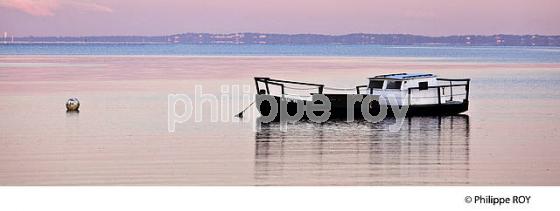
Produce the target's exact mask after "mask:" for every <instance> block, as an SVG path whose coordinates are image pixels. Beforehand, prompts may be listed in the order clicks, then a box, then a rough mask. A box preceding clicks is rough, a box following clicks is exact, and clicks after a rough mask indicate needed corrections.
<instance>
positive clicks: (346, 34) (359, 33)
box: [0, 32, 560, 38]
mask: <svg viewBox="0 0 560 211" xmlns="http://www.w3.org/2000/svg"><path fill="white" fill-rule="evenodd" d="M4 34H8V35H9V32H4ZM184 34H209V35H235V34H268V35H290V36H294V35H319V36H332V37H338V36H348V35H408V36H421V37H454V36H482V37H490V36H543V37H558V36H560V34H555V35H546V34H507V33H498V34H486V35H485V34H449V35H421V34H411V33H366V32H354V33H345V34H321V33H266V32H231V33H211V32H183V33H171V34H161V35H134V34H130V35H23V36H13V35H12V36H13V37H14V38H24V37H162V36H176V35H184ZM0 36H3V35H0ZM8 37H11V36H8Z"/></svg>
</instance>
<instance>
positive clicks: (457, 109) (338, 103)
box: [255, 73, 470, 121]
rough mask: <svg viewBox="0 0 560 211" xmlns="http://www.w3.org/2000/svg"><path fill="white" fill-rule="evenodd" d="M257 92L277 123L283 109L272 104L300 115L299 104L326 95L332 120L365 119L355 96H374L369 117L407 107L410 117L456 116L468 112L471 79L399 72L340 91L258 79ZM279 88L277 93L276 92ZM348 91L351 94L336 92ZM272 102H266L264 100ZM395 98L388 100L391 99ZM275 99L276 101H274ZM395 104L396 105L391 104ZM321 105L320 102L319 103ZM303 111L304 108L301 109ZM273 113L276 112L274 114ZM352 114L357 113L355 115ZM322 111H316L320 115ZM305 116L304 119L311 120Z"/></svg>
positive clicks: (264, 109)
mask: <svg viewBox="0 0 560 211" xmlns="http://www.w3.org/2000/svg"><path fill="white" fill-rule="evenodd" d="M255 84H256V89H257V93H258V94H257V96H256V98H257V102H258V103H257V108H258V110H259V112H260V113H261V115H263V116H270V115H276V116H277V118H276V119H275V121H278V116H279V115H278V114H279V112H282V110H281V109H273V107H276V106H272V105H271V103H275V104H277V105H278V107H276V108H280V103H281V102H285V103H286V104H287V107H286V110H287V113H288V114H289V115H294V114H296V113H297V112H298V106H297V105H298V103H303V104H305V105H309V104H310V103H318V101H317V100H318V96H319V95H322V96H326V97H327V98H328V100H329V101H330V104H331V105H330V109H329V111H330V119H346V118H348V117H352V116H353V118H358V119H359V118H364V115H365V113H363V112H362V111H363V107H364V104H363V103H364V102H359V101H356V102H354V101H352V102H349V99H352V98H351V97H356V96H358V97H360V98H364V99H365V97H368V96H369V97H374V98H375V99H379V100H375V101H371V102H367V103H368V105H365V106H366V107H367V112H369V114H368V115H372V116H374V115H378V114H380V112H382V110H383V108H384V107H385V108H388V109H386V110H387V112H386V114H387V116H394V114H395V113H394V112H393V110H394V109H391V106H398V107H397V108H402V107H403V106H404V107H407V108H408V110H407V112H406V116H429V115H435V116H437V115H455V114H459V113H462V112H465V111H467V110H468V107H469V85H470V79H448V78H438V77H437V76H436V75H434V74H425V73H412V74H411V73H397V74H387V75H378V76H375V77H372V78H369V81H368V83H367V85H359V86H356V87H355V89H354V88H352V91H351V93H348V92H349V89H340V88H332V87H327V86H325V85H323V84H315V83H306V82H297V81H289V80H278V79H272V78H267V77H255ZM273 88H276V90H277V93H272V90H273ZM287 90H296V91H300V92H301V91H306V93H305V94H303V95H302V94H299V95H295V94H291V93H288V92H287ZM325 90H331V91H332V93H325ZM340 91H346V92H347V93H335V92H340ZM264 98H266V99H269V100H262V99H264ZM390 98H391V99H392V101H391V100H387V99H390ZM270 99H274V100H270ZM391 102H392V103H391ZM319 104H320V103H319ZM299 109H300V110H301V108H299ZM271 111H272V112H273V113H272V114H271ZM349 112H353V114H354V115H352V114H350V115H349ZM320 113H321V112H314V114H318V115H319V114H320ZM307 117H308V115H304V116H303V118H304V119H305V118H307Z"/></svg>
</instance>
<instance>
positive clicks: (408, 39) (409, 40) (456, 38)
mask: <svg viewBox="0 0 560 211" xmlns="http://www.w3.org/2000/svg"><path fill="white" fill-rule="evenodd" d="M0 44H201V45H208V44H211V45H220V44H221V45H424V46H555V47H558V46H560V35H550V36H549V35H505V34H500V35H453V36H422V35H409V34H347V35H321V34H264V33H232V34H210V33H184V34H174V35H163V36H40V37H34V36H26V37H0Z"/></svg>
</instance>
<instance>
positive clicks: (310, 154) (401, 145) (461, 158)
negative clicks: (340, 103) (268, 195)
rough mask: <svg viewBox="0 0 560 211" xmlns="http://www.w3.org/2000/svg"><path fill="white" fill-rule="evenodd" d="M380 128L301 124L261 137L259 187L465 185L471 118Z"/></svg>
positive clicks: (265, 131) (272, 128)
mask: <svg viewBox="0 0 560 211" xmlns="http://www.w3.org/2000/svg"><path fill="white" fill-rule="evenodd" d="M393 124H395V119H387V120H385V121H382V122H379V123H369V122H351V123H348V122H329V123H325V124H317V123H310V122H299V123H296V124H289V125H288V126H287V128H286V130H284V131H283V130H281V129H280V125H279V124H267V125H263V126H262V128H261V130H260V131H259V132H258V133H257V134H256V136H255V139H256V149H255V180H256V183H257V184H258V185H464V184H468V182H469V116H467V115H458V116H444V117H412V118H408V119H407V120H406V121H405V122H404V123H403V125H402V127H401V130H400V131H398V132H390V131H389V130H388V129H387V128H388V126H389V125H393Z"/></svg>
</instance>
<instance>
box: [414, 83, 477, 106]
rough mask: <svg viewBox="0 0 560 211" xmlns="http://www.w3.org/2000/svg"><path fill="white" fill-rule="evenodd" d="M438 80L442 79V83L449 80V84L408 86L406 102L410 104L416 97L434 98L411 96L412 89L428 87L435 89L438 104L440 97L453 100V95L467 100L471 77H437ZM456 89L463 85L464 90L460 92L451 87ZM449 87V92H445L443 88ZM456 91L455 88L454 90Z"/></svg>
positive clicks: (426, 88) (440, 102) (427, 88)
mask: <svg viewBox="0 0 560 211" xmlns="http://www.w3.org/2000/svg"><path fill="white" fill-rule="evenodd" d="M437 80H438V81H442V82H443V83H446V82H449V84H445V85H437V86H427V87H410V88H408V104H409V105H410V104H411V100H412V99H416V98H436V97H435V96H434V97H422V96H412V93H413V90H418V91H420V90H430V89H432V90H433V89H437V101H438V104H439V105H441V104H442V99H449V101H451V102H454V100H453V97H458V96H464V98H463V101H466V102H468V101H469V88H470V81H471V79H469V78H465V79H449V78H437ZM457 83H460V84H457ZM454 87H455V89H457V87H463V88H464V90H465V92H461V93H453V89H454ZM446 88H449V94H447V95H446V94H445V89H446ZM456 91H457V90H456Z"/></svg>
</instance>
